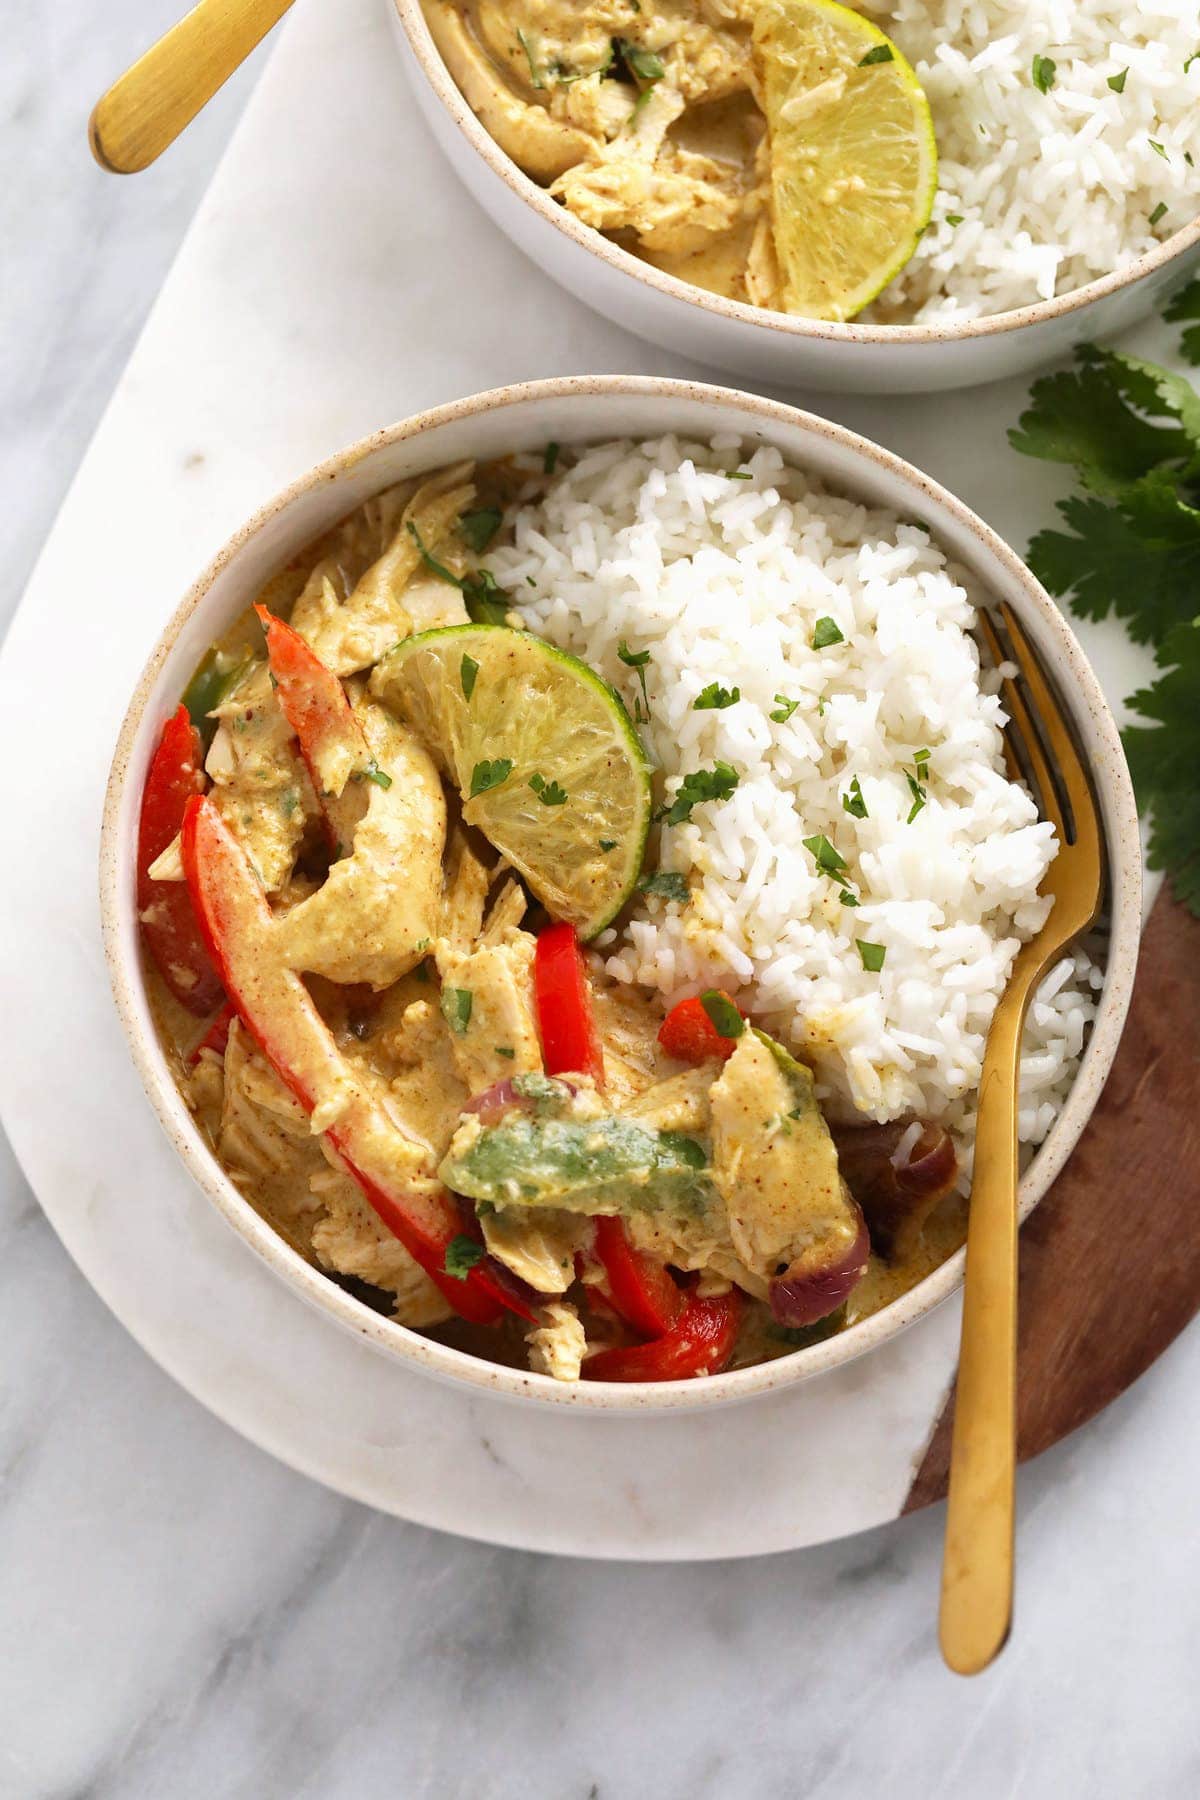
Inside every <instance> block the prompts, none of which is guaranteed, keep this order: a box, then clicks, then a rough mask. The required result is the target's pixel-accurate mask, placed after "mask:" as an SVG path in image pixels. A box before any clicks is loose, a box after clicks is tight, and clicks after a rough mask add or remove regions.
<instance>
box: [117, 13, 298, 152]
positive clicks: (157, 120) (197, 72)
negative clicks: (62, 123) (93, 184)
mask: <svg viewBox="0 0 1200 1800" xmlns="http://www.w3.org/2000/svg"><path fill="white" fill-rule="evenodd" d="M291 4H292V0H200V4H199V5H198V6H195V7H193V8H192V10H191V12H190V13H188V15H187V17H186V18H183V19H181V20H180V21H179V23H178V25H176V26H173V27H172V29H171V30H170V31H168V32H167V34H166V36H165V37H161V38H159V40H158V42H157V44H154V45H152V46H151V48H150V49H149V50H147V52H146V54H145V55H144V56H143V57H140V58H139V59H138V61H137V62H135V63H134V65H133V67H132V68H131V69H127V70H126V71H125V73H124V75H122V76H121V77H120V79H119V80H118V81H115V82H114V83H113V85H112V87H110V88H109V90H108V92H107V93H106V94H104V95H103V96H102V97H101V98H100V99H99V100H98V101H97V102H96V105H95V108H94V110H93V112H92V116H91V119H90V120H89V121H88V139H89V142H90V143H91V146H92V155H93V156H94V157H95V158H96V161H97V162H98V163H99V164H100V166H101V167H102V168H105V169H111V170H112V172H113V173H114V174H116V175H132V174H134V173H136V171H137V170H138V169H144V168H147V167H148V166H149V164H150V163H152V162H153V161H154V159H155V157H157V156H161V155H162V153H163V151H164V150H165V149H166V148H167V146H168V144H173V143H174V142H175V139H176V138H177V137H178V136H179V133H180V132H181V131H182V130H183V129H184V127H185V126H186V125H190V124H191V122H192V120H193V119H194V118H195V116H196V114H197V113H198V112H199V111H200V109H201V107H203V106H206V105H207V104H208V102H209V101H210V100H211V99H212V97H213V95H214V94H215V93H216V91H217V89H218V88H219V87H221V86H223V85H224V83H225V82H226V81H228V79H229V77H230V76H231V75H232V74H233V72H234V70H235V69H236V68H237V67H238V66H239V65H240V64H241V63H243V62H244V61H245V60H246V58H247V57H248V56H249V54H250V52H251V51H252V50H253V49H254V47H255V45H256V44H258V43H260V42H261V41H262V39H263V38H264V37H265V36H266V35H267V33H268V31H270V29H271V27H272V26H273V25H276V24H278V22H279V20H280V19H281V18H282V17H283V15H284V13H285V12H287V10H288V8H289V7H290V6H291Z"/></svg>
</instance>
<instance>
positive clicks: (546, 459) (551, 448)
mask: <svg viewBox="0 0 1200 1800" xmlns="http://www.w3.org/2000/svg"><path fill="white" fill-rule="evenodd" d="M557 467H558V445H557V444H556V443H554V442H553V441H551V442H550V443H548V444H547V445H546V448H545V449H544V450H543V452H542V468H543V470H544V471H545V473H546V474H547V475H553V473H554V471H555V469H556V468H557Z"/></svg>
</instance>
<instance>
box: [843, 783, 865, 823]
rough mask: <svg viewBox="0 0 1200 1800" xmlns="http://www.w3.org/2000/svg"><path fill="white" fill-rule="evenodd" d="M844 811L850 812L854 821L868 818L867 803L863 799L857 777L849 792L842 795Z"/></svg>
mask: <svg viewBox="0 0 1200 1800" xmlns="http://www.w3.org/2000/svg"><path fill="white" fill-rule="evenodd" d="M842 811H843V812H848V813H849V814H850V817H851V818H852V819H865V818H867V817H868V813H867V803H866V801H865V800H864V799H863V791H862V788H861V787H860V786H859V783H858V776H857V775H855V776H854V777H853V778H852V780H851V782H850V786H849V788H848V790H847V791H846V793H844V794H843V795H842Z"/></svg>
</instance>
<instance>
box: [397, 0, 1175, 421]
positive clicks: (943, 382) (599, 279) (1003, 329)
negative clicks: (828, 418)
mask: <svg viewBox="0 0 1200 1800" xmlns="http://www.w3.org/2000/svg"><path fill="white" fill-rule="evenodd" d="M384 3H385V4H386V5H387V8H388V11H389V13H390V14H391V17H392V21H393V24H394V26H395V28H396V30H395V35H396V37H397V40H398V42H399V45H400V49H401V53H402V55H403V58H404V60H405V62H406V64H407V65H408V72H409V75H410V78H411V86H412V91H413V94H414V96H415V98H416V101H417V105H418V107H419V108H420V110H421V112H422V114H423V115H424V117H425V120H426V123H427V124H428V125H429V127H430V129H431V131H432V133H433V135H434V137H435V138H436V139H437V141H438V143H439V144H440V145H441V148H442V150H443V151H444V152H445V154H446V156H447V157H448V158H449V160H450V162H451V163H452V165H453V166H454V168H455V170H456V171H457V173H458V175H459V177H460V179H461V180H462V181H463V182H464V183H465V184H466V186H467V187H468V188H469V189H470V191H471V192H472V193H473V194H474V196H475V198H476V199H477V200H478V201H479V202H480V204H481V205H482V206H483V208H484V209H485V211H486V212H487V213H488V214H489V216H490V217H491V218H492V219H493V220H494V221H495V222H496V223H497V224H498V225H500V227H501V228H502V229H503V230H504V231H505V232H506V233H507V234H508V236H509V237H511V238H512V239H513V241H514V242H515V243H516V244H517V245H519V247H520V248H521V249H522V250H524V252H525V253H526V255H527V256H529V257H531V258H532V259H533V261H534V262H536V263H537V264H538V265H539V266H540V267H541V268H542V269H543V270H545V272H546V273H547V274H549V275H550V276H551V277H552V278H553V279H554V280H555V281H558V282H561V284H562V285H563V286H564V287H565V288H566V289H567V290H568V291H569V292H570V293H572V294H574V295H575V296H576V298H577V299H579V300H582V301H583V302H584V303H585V304H586V305H588V306H591V307H592V308H593V309H594V310H595V311H597V312H599V313H601V314H603V315H604V317H606V318H609V319H612V320H615V321H616V323H617V324H620V325H624V326H625V327H626V328H627V329H628V330H630V331H632V332H635V333H636V334H637V335H638V336H639V337H644V338H648V339H649V340H650V341H651V342H652V343H655V344H658V345H660V346H662V347H663V348H664V349H667V350H670V351H672V352H674V353H676V354H678V355H684V356H689V357H693V358H695V359H697V360H698V361H700V362H703V363H706V364H708V365H709V366H710V367H712V368H716V369H725V370H729V371H732V372H735V373H737V374H739V375H742V376H746V377H749V378H750V379H751V380H753V381H756V382H763V383H774V384H776V385H780V384H782V385H784V386H792V387H808V388H816V389H820V390H822V391H827V392H859V393H924V392H931V391H934V390H937V389H941V388H953V387H968V386H973V385H976V384H978V383H982V382H987V381H996V380H999V379H1001V378H1002V377H1005V376H1010V375H1018V374H1028V373H1029V372H1030V371H1031V370H1034V369H1037V368H1041V367H1043V366H1045V365H1046V364H1047V363H1049V362H1052V361H1054V360H1055V359H1056V358H1058V357H1062V356H1064V355H1066V354H1067V353H1068V352H1069V351H1070V350H1071V349H1072V347H1073V346H1074V345H1075V344H1078V343H1081V342H1083V341H1084V340H1085V339H1089V338H1090V339H1096V338H1098V337H1104V336H1109V335H1113V334H1115V333H1117V332H1120V331H1124V330H1126V329H1127V328H1128V327H1129V326H1131V325H1133V324H1135V323H1136V322H1137V321H1138V320H1140V319H1143V318H1145V317H1146V316H1147V315H1148V314H1149V313H1150V312H1152V311H1153V310H1154V309H1155V307H1156V306H1158V305H1160V304H1161V303H1162V302H1163V301H1164V300H1165V299H1166V298H1167V297H1168V296H1169V295H1170V294H1171V293H1172V292H1173V291H1174V290H1175V289H1176V288H1178V287H1180V286H1182V284H1183V283H1184V282H1185V281H1186V280H1187V279H1188V278H1189V276H1190V275H1191V274H1192V273H1194V272H1195V270H1196V269H1197V268H1200V216H1197V217H1196V218H1195V219H1193V220H1192V221H1191V222H1190V223H1189V224H1187V225H1184V226H1183V227H1181V229H1180V230H1178V231H1176V232H1175V233H1174V234H1173V235H1172V236H1171V237H1169V238H1167V239H1165V240H1164V241H1163V242H1162V243H1161V244H1159V245H1157V246H1156V247H1155V248H1154V249H1153V250H1151V251H1148V252H1147V253H1146V254H1145V255H1144V256H1141V257H1139V258H1138V259H1137V260H1136V261H1135V262H1133V263H1131V264H1130V265H1129V267H1128V268H1126V269H1122V270H1120V271H1119V272H1117V273H1114V274H1109V275H1105V276H1102V277H1101V278H1100V279H1098V280H1096V281H1091V282H1088V283H1087V284H1086V286H1084V287H1081V288H1076V289H1075V290H1074V291H1073V292H1071V293H1067V294H1061V295H1059V296H1057V297H1056V298H1055V299H1053V300H1044V301H1040V302H1039V303H1038V304H1037V305H1034V306H1026V307H1021V308H1019V309H1018V310H1016V311H1013V312H1006V313H996V314H993V315H992V316H991V317H989V318H984V319H975V320H957V321H947V322H944V323H939V324H930V325H865V324H864V325H860V324H854V323H851V324H847V325H838V324H834V323H831V322H827V321H823V320H818V319H801V318H793V317H791V316H789V315H788V314H786V313H778V312H769V311H767V310H766V309H765V308H763V307H757V306H750V305H749V304H748V303H746V302H743V301H738V300H726V299H724V298H723V297H722V296H720V295H718V294H711V293H708V292H707V291H706V290H705V289H703V288H698V287H693V286H692V285H691V284H690V283H689V282H685V281H680V280H678V279H677V278H676V277H675V276H673V275H665V274H663V273H662V271H661V270H659V269H656V268H654V267H652V265H651V264H650V263H647V262H643V261H642V259H641V258H640V257H637V256H634V255H633V254H631V253H630V252H629V251H626V250H622V249H621V248H620V247H619V246H618V245H617V244H614V243H612V242H611V241H610V240H609V239H608V238H606V237H604V236H602V235H601V233H600V232H598V231H595V230H593V229H592V228H591V227H589V226H586V225H583V224H581V223H580V221H579V220H578V219H576V218H575V217H574V215H573V214H572V213H570V212H568V211H567V209H566V207H564V206H562V205H560V204H559V203H558V201H556V200H552V199H551V198H550V196H549V194H548V193H547V192H546V190H545V189H544V188H542V187H539V186H538V184H537V182H535V181H533V180H531V179H530V177H529V176H527V175H526V174H524V173H523V172H522V170H521V169H519V168H518V167H517V165H516V164H515V163H514V162H513V161H512V159H511V157H509V156H508V155H507V154H506V153H505V152H504V151H503V150H501V148H500V147H499V145H498V144H497V143H496V142H495V140H494V139H493V138H492V137H491V136H490V134H489V133H488V132H487V131H486V130H485V129H484V127H483V126H482V125H481V124H480V122H479V120H478V119H477V118H476V117H475V114H474V113H473V112H472V111H471V108H470V106H469V105H468V104H467V102H466V100H465V99H464V98H463V96H462V94H461V93H460V91H459V89H458V87H457V85H456V84H455V81H454V78H453V76H452V75H451V74H450V71H449V70H448V68H447V67H446V64H445V63H444V61H443V60H442V57H441V54H440V53H439V51H438V49H437V46H436V45H435V43H434V41H433V37H432V35H431V34H430V30H429V27H428V25H427V24H426V22H425V18H424V15H423V13H422V11H421V0H384Z"/></svg>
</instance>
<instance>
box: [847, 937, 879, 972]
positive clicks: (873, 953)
mask: <svg viewBox="0 0 1200 1800" xmlns="http://www.w3.org/2000/svg"><path fill="white" fill-rule="evenodd" d="M854 941H855V943H856V944H857V945H858V954H859V955H860V956H861V957H862V966H863V968H864V969H865V970H866V971H867V973H868V975H878V973H879V971H880V969H882V967H883V959H884V957H885V956H886V955H887V945H886V944H864V942H863V940H862V939H861V938H855V940H854Z"/></svg>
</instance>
